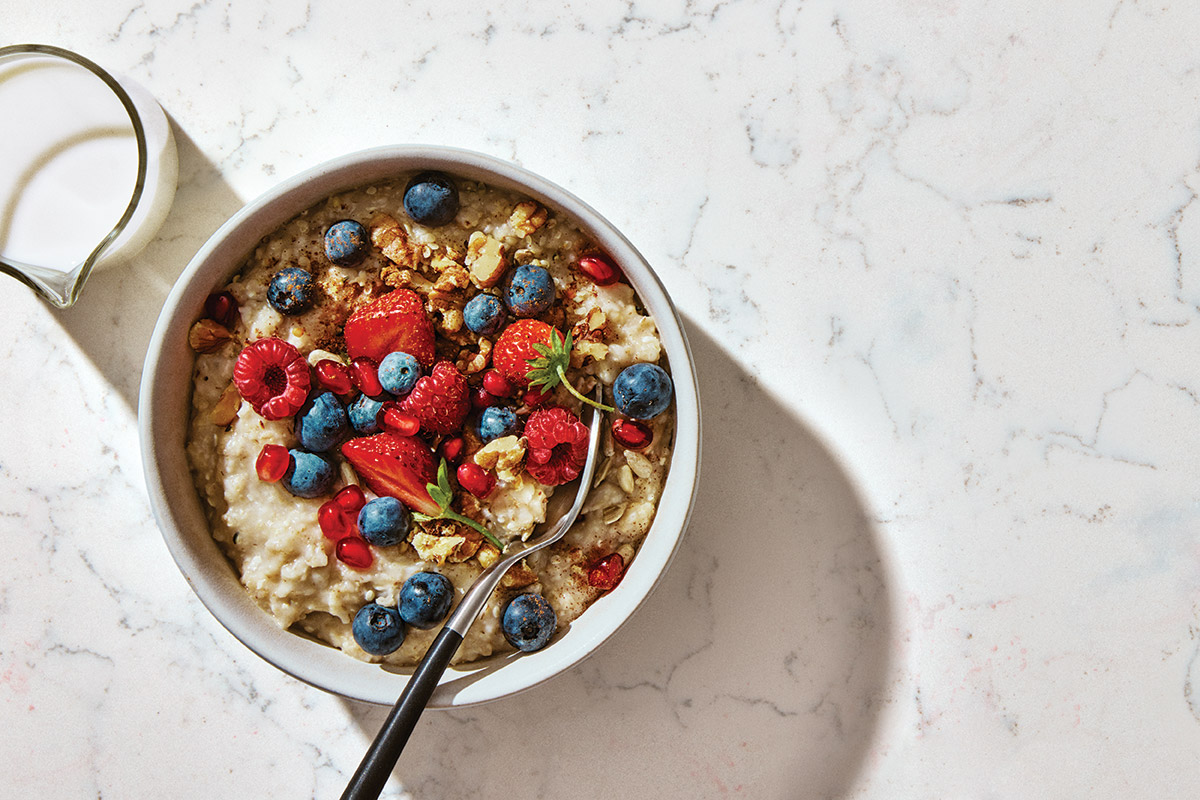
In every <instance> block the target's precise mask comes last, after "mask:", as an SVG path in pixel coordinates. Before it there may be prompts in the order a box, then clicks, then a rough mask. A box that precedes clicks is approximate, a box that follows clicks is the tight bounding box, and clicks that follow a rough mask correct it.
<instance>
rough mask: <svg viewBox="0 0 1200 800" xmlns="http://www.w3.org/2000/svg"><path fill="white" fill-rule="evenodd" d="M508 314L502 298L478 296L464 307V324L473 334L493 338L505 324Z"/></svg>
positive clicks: (485, 295) (487, 295)
mask: <svg viewBox="0 0 1200 800" xmlns="http://www.w3.org/2000/svg"><path fill="white" fill-rule="evenodd" d="M506 314H507V312H506V311H505V310H504V304H503V303H501V302H500V298H498V297H496V296H495V295H490V294H486V293H484V294H477V295H475V296H474V297H472V298H471V299H470V300H468V301H467V304H466V305H465V306H463V324H464V325H466V326H467V328H469V329H470V330H471V332H472V333H478V334H479V335H481V336H491V335H492V334H493V333H495V332H496V331H498V330H500V326H502V325H503V324H504V317H505V316H506Z"/></svg>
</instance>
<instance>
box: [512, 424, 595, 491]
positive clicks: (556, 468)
mask: <svg viewBox="0 0 1200 800" xmlns="http://www.w3.org/2000/svg"><path fill="white" fill-rule="evenodd" d="M588 435H589V432H588V428H587V426H586V425H584V424H583V423H582V422H580V421H579V417H577V416H575V415H574V414H572V413H571V412H570V411H568V410H567V409H565V408H561V407H559V406H550V407H549V408H541V409H538V410H537V411H534V412H533V413H532V414H530V415H529V419H528V420H527V421H526V422H525V439H526V440H527V441H528V449H527V450H526V451H525V452H526V461H525V469H526V471H528V472H529V474H530V475H532V476H533V477H534V478H535V479H536V480H537V481H538V482H539V483H542V484H544V485H546V486H558V485H559V484H563V483H566V482H567V481H571V480H574V479H575V478H577V477H579V471H580V470H581V469H583V464H584V462H585V461H587V449H588Z"/></svg>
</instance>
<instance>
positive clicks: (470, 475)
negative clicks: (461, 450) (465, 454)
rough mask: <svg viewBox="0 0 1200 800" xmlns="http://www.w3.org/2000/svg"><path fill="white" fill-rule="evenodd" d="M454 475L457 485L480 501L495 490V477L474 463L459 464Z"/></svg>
mask: <svg viewBox="0 0 1200 800" xmlns="http://www.w3.org/2000/svg"><path fill="white" fill-rule="evenodd" d="M456 475H457V477H458V485H459V486H461V487H462V488H464V489H466V490H467V491H468V492H470V493H471V494H473V495H475V496H476V497H478V498H479V499H481V500H482V499H483V498H485V497H487V496H488V495H489V494H491V493H492V489H495V488H496V476H495V475H493V474H492V473H490V472H488V471H487V470H486V469H484V468H483V467H481V466H479V465H478V464H476V463H475V462H474V461H464V462H463V463H461V464H459V465H458V472H457V473H456Z"/></svg>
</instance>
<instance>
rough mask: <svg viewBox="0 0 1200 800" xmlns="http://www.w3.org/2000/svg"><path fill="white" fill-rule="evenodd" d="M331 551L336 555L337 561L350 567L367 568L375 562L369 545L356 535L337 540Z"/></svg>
mask: <svg viewBox="0 0 1200 800" xmlns="http://www.w3.org/2000/svg"><path fill="white" fill-rule="evenodd" d="M333 552H334V553H335V554H336V555H337V558H338V561H341V562H342V563H343V564H345V565H346V566H347V567H350V568H351V569H357V570H363V569H367V568H369V567H370V566H371V564H373V563H374V562H375V556H374V555H372V554H371V546H370V545H369V544H367V543H366V541H364V540H363V539H360V538H359V537H357V536H347V537H346V538H345V539H341V540H339V541H338V543H337V544H336V545H334V547H333Z"/></svg>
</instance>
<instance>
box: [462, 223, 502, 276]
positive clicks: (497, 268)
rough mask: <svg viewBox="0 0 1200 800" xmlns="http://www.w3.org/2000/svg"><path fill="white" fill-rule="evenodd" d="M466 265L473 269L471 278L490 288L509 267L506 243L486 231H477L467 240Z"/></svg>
mask: <svg viewBox="0 0 1200 800" xmlns="http://www.w3.org/2000/svg"><path fill="white" fill-rule="evenodd" d="M466 265H467V266H468V267H469V268H470V270H471V280H472V281H474V282H475V285H476V286H478V287H479V288H481V289H489V288H491V287H492V286H495V285H496V284H497V283H499V282H500V278H502V277H503V276H504V270H505V269H506V268H507V267H508V258H507V255H506V253H505V252H504V245H502V244H501V243H500V240H499V239H494V238H492V237H491V236H488V235H487V234H486V233H482V232H480V231H475V232H474V233H472V234H471V238H469V239H468V240H467V258H466Z"/></svg>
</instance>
